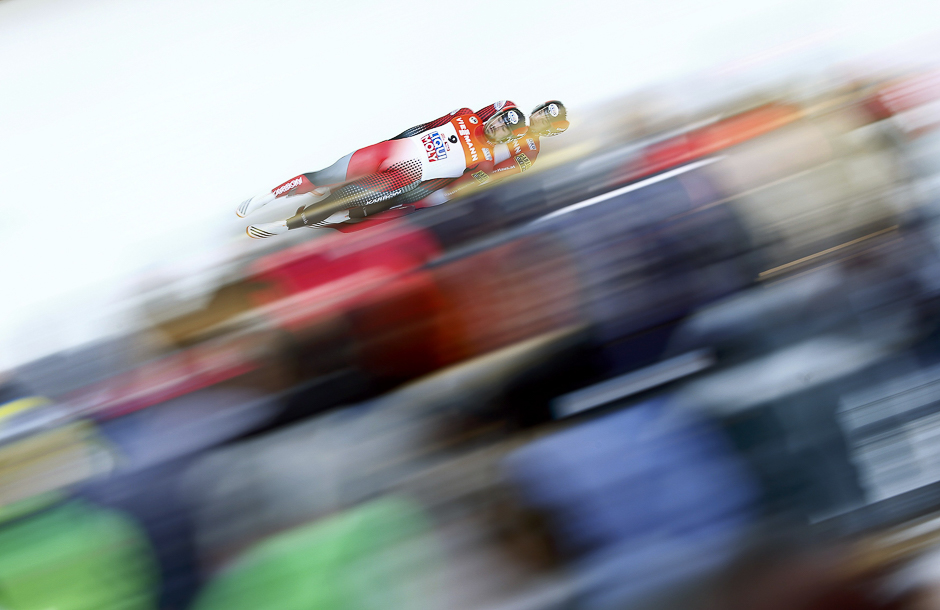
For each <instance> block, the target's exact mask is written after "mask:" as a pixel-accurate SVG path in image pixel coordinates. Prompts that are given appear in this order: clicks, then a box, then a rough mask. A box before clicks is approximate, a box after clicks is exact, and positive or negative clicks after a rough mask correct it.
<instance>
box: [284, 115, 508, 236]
mask: <svg viewBox="0 0 940 610" xmlns="http://www.w3.org/2000/svg"><path fill="white" fill-rule="evenodd" d="M510 107H515V104H514V103H512V102H508V101H507V102H496V103H494V104H490V105H489V106H486V107H485V108H482V109H480V111H478V112H476V113H474V112H473V111H471V110H470V109H469V108H461V109H459V110H455V111H453V112H451V113H449V114H446V115H444V116H442V117H439V118H437V119H435V120H434V121H429V122H428V123H424V124H421V125H416V126H415V127H412V128H410V129H408V130H405V131H404V132H402V133H401V134H399V135H397V136H395V137H394V138H393V139H391V140H387V141H385V142H380V143H378V144H373V145H372V146H367V147H366V148H362V149H360V150H357V151H355V152H353V153H351V154H349V155H346V156H345V157H343V158H341V159H339V160H338V161H337V162H336V163H334V164H333V165H331V166H330V167H328V168H326V169H323V170H320V171H317V172H310V173H306V174H301V175H300V176H296V177H294V178H291V179H290V180H288V181H286V182H284V183H282V184H281V185H279V186H277V187H275V188H274V189H272V190H271V192H272V193H273V194H274V196H275V197H276V198H277V197H286V196H290V195H298V194H302V193H306V192H310V191H313V190H314V189H317V188H319V187H326V186H329V187H331V188H332V189H333V190H332V192H331V194H330V195H329V196H328V197H327V198H326V199H324V200H322V201H319V202H317V203H315V204H312V205H310V206H307V207H306V208H304V209H303V210H301V211H298V214H297V215H295V216H294V217H292V218H290V219H288V227H289V228H291V229H294V228H298V227H301V226H322V224H321V223H323V221H324V220H326V219H327V218H328V217H329V216H331V215H332V214H334V213H336V212H339V211H342V210H347V209H350V208H363V207H366V206H369V207H371V208H373V209H377V208H380V209H382V210H384V209H388V208H389V207H393V206H398V205H404V204H407V203H410V202H413V201H416V200H418V199H422V198H424V197H426V196H427V195H428V194H429V193H431V192H433V191H434V190H436V189H439V188H442V187H444V186H447V185H448V184H450V183H451V182H452V181H453V180H455V179H457V178H459V177H460V176H462V175H463V174H464V172H466V171H467V170H468V169H478V168H481V169H483V170H484V171H488V170H489V169H490V168H491V166H492V164H493V155H492V149H491V146H492V145H491V144H489V142H488V141H487V140H486V138H485V137H484V135H483V123H484V122H485V121H486V120H487V119H489V118H490V117H492V116H493V115H494V114H495V113H496V112H498V111H499V110H502V109H503V108H510ZM418 187H421V188H420V189H419V188H418ZM411 191H415V192H414V193H413V194H412V197H404V196H405V195H406V194H408V193H410V192H411ZM396 198H398V199H397V200H396ZM377 211H378V210H377Z"/></svg>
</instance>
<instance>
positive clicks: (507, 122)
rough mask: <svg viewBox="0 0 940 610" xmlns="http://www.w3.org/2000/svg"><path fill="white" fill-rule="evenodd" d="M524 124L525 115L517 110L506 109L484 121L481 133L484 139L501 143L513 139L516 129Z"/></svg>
mask: <svg viewBox="0 0 940 610" xmlns="http://www.w3.org/2000/svg"><path fill="white" fill-rule="evenodd" d="M520 123H521V124H522V126H524V125H525V117H523V116H522V113H521V112H519V111H518V110H515V109H513V110H507V111H505V112H500V113H499V114H497V115H496V116H494V117H492V118H491V119H490V120H489V121H487V122H486V125H484V127H483V134H484V135H485V136H486V139H487V140H489V141H490V142H493V143H496V144H503V143H505V142H510V141H512V140H514V139H515V138H516V137H517V135H516V131H517V130H518V129H519V127H520Z"/></svg>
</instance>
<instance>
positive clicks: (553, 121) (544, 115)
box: [529, 103, 568, 135]
mask: <svg viewBox="0 0 940 610" xmlns="http://www.w3.org/2000/svg"><path fill="white" fill-rule="evenodd" d="M559 114H560V109H559V107H558V104H555V103H550V104H548V105H546V106H544V107H543V108H539V109H538V110H536V111H535V112H533V113H532V114H530V115H529V125H530V126H531V127H532V130H533V131H535V132H537V133H539V134H541V135H557V134H559V133H561V132H563V131H564V130H565V129H567V128H568V121H566V120H564V119H562V118H560V117H559Z"/></svg>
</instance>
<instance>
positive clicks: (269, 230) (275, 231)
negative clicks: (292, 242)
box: [245, 220, 287, 239]
mask: <svg viewBox="0 0 940 610" xmlns="http://www.w3.org/2000/svg"><path fill="white" fill-rule="evenodd" d="M245 232H246V233H248V237H253V238H255V239H264V238H265V237H273V236H275V235H280V234H282V233H287V221H286V220H279V221H277V222H263V223H261V224H258V225H248V228H247V229H245Z"/></svg>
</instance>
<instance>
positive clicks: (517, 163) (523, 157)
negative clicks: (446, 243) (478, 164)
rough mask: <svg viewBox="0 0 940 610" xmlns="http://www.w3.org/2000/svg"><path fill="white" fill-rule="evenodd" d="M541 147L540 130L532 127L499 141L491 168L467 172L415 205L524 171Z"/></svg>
mask: <svg viewBox="0 0 940 610" xmlns="http://www.w3.org/2000/svg"><path fill="white" fill-rule="evenodd" d="M540 148H541V143H540V141H539V134H537V133H535V132H534V131H529V132H528V133H526V134H525V135H524V136H523V137H521V138H518V139H516V140H513V141H512V142H509V143H508V144H497V145H495V146H493V166H492V168H490V169H489V170H486V169H485V168H479V169H476V170H474V171H470V172H467V173H466V174H464V175H463V176H462V177H460V178H458V179H457V180H455V181H453V182H452V183H450V184H449V185H447V186H446V187H445V188H441V189H440V190H438V191H437V192H436V193H434V194H432V195H430V196H429V197H427V198H426V199H425V200H422V201H420V202H418V203H416V204H415V208H417V209H422V208H427V207H432V206H435V205H440V204H442V203H445V202H447V201H450V200H451V199H453V198H454V197H456V196H457V195H458V194H460V193H461V191H464V192H466V191H467V190H472V188H474V187H478V186H483V185H485V184H493V183H494V182H498V181H499V180H502V179H503V178H507V177H509V176H513V175H515V174H520V173H522V172H524V171H526V170H528V169H529V168H531V167H532V165H533V164H534V163H535V160H536V159H537V158H538V156H539V149H540Z"/></svg>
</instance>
